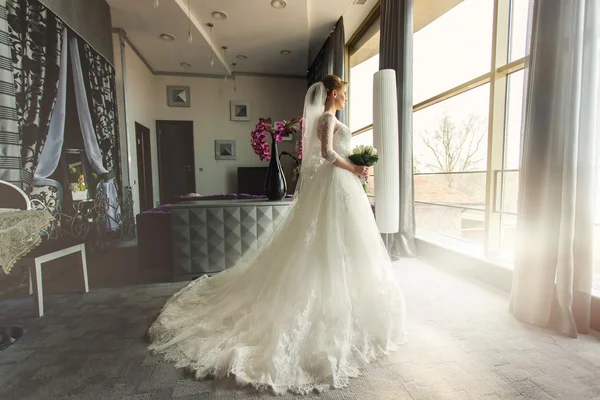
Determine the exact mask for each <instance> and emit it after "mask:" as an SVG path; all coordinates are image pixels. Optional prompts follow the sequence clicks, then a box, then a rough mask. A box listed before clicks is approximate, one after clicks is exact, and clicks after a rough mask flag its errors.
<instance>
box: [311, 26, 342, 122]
mask: <svg viewBox="0 0 600 400" xmlns="http://www.w3.org/2000/svg"><path fill="white" fill-rule="evenodd" d="M331 74H333V75H337V76H339V77H340V78H341V79H342V80H343V81H345V80H346V37H345V34H344V18H343V17H340V19H339V20H338V22H337V23H336V24H335V28H334V30H333V32H332V33H331V34H330V35H329V37H328V38H327V40H326V41H325V44H324V45H323V47H321V50H320V51H319V54H317V57H316V58H315V60H314V61H313V63H312V65H311V66H310V68H309V69H308V79H307V80H308V87H311V86H312V85H313V84H314V83H315V82H318V81H320V80H321V79H322V78H323V77H324V76H327V75H331ZM336 117H337V119H339V120H340V122H342V123H344V124H347V113H346V110H343V111H338V112H337V114H336Z"/></svg>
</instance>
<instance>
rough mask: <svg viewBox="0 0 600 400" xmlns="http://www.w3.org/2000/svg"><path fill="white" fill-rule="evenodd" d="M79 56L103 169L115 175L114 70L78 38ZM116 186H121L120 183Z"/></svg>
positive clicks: (117, 147) (116, 137)
mask: <svg viewBox="0 0 600 400" xmlns="http://www.w3.org/2000/svg"><path fill="white" fill-rule="evenodd" d="M78 43H79V54H80V55H81V67H82V69H83V74H84V76H85V77H86V78H87V79H85V86H86V87H85V91H86V94H87V98H88V105H89V108H90V113H91V115H92V123H93V125H94V131H95V133H96V138H97V139H98V144H99V146H100V151H101V152H102V163H103V165H104V168H106V169H107V170H108V171H109V172H112V173H114V174H115V175H116V179H117V181H120V177H121V174H120V173H119V160H120V158H119V142H118V140H119V135H118V130H119V122H118V110H117V91H116V84H115V69H114V68H113V66H112V65H111V64H110V63H109V62H108V61H106V59H105V58H104V57H102V56H101V55H100V54H99V53H98V52H97V51H95V50H94V49H93V48H92V47H91V46H90V45H89V44H87V43H86V42H84V41H83V40H81V39H79V40H78ZM117 187H120V182H118V184H117Z"/></svg>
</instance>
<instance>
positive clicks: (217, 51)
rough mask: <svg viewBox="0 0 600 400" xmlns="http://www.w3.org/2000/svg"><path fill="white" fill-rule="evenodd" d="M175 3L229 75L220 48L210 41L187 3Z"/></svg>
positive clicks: (182, 1) (176, 1)
mask: <svg viewBox="0 0 600 400" xmlns="http://www.w3.org/2000/svg"><path fill="white" fill-rule="evenodd" d="M175 3H177V5H178V6H179V7H180V8H181V9H182V10H183V12H184V13H185V15H186V16H189V19H190V21H191V22H192V24H193V25H194V26H195V27H196V29H197V30H198V32H200V34H201V35H202V37H203V38H204V40H206V43H208V46H209V47H210V48H211V50H212V52H213V53H214V57H216V58H217V60H219V62H220V63H221V64H222V65H223V67H225V71H227V75H231V69H230V68H229V65H228V64H227V61H226V60H225V58H224V57H223V53H222V52H221V46H219V45H218V44H216V43H215V42H214V41H213V40H212V38H211V37H210V35H209V34H208V32H207V31H206V28H205V26H204V25H203V24H202V23H201V22H200V21H199V20H198V18H196V16H195V15H194V14H193V13H192V10H190V9H189V8H188V2H187V1H185V0H175Z"/></svg>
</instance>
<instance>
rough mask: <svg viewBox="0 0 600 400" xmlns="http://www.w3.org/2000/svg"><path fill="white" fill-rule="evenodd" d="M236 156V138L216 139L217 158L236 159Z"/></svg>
mask: <svg viewBox="0 0 600 400" xmlns="http://www.w3.org/2000/svg"><path fill="white" fill-rule="evenodd" d="M236 156H237V154H236V148H235V140H215V159H216V160H235V159H236Z"/></svg>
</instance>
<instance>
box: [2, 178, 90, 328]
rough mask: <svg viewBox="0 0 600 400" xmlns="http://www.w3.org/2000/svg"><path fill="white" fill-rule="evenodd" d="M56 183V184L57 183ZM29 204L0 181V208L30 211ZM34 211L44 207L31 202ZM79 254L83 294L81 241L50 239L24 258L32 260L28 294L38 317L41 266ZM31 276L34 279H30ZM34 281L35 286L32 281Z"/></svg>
mask: <svg viewBox="0 0 600 400" xmlns="http://www.w3.org/2000/svg"><path fill="white" fill-rule="evenodd" d="M57 183H58V182H57ZM31 203H32V202H30V201H29V198H28V197H27V195H26V194H25V193H24V192H23V191H22V190H21V189H20V188H18V187H17V186H15V185H13V184H11V183H9V182H5V181H0V208H16V209H20V210H30V209H31V208H32V207H31ZM33 208H34V209H44V208H45V206H44V205H43V204H42V203H41V202H39V201H36V202H33ZM77 252H80V253H81V264H82V269H83V285H84V290H85V293H87V292H89V284H88V271H87V261H86V253H85V243H84V242H83V241H81V240H64V239H56V240H55V239H50V240H45V241H43V242H42V244H40V245H39V246H38V247H37V248H35V249H33V250H32V251H31V252H30V253H29V254H27V255H26V256H25V259H26V260H31V259H33V267H34V268H31V264H32V263H31V262H29V265H30V266H29V294H34V293H35V303H36V305H37V309H38V315H39V316H40V317H41V316H43V315H44V288H43V280H42V264H44V263H46V262H48V261H52V260H56V259H58V258H61V257H65V256H67V255H69V254H73V253H77ZM32 275H33V276H34V277H35V279H33V278H32ZM34 280H35V286H34V285H33V281H34Z"/></svg>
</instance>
